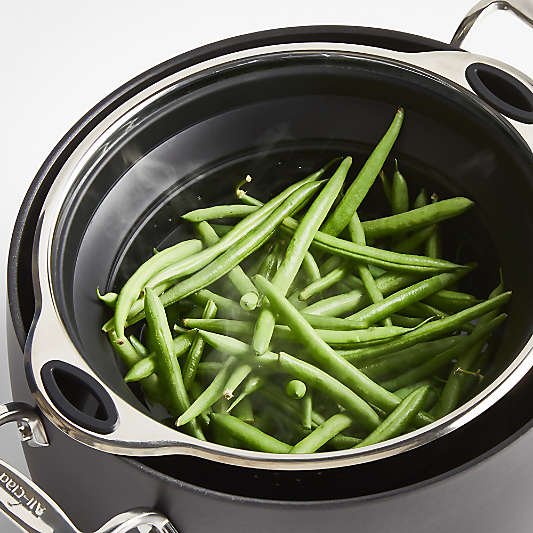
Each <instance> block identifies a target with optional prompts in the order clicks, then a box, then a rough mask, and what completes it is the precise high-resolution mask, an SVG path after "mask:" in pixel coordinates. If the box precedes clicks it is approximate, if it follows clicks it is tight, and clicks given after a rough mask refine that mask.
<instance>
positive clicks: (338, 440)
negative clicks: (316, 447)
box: [326, 435, 362, 450]
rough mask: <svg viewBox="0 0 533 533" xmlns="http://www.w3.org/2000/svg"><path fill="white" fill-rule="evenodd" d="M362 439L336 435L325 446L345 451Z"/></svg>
mask: <svg viewBox="0 0 533 533" xmlns="http://www.w3.org/2000/svg"><path fill="white" fill-rule="evenodd" d="M361 440H362V439H359V438H357V437H350V436H348V435H336V436H335V437H333V438H332V439H331V440H330V441H329V442H327V443H326V445H327V446H328V447H329V448H332V449H333V450H347V449H348V448H353V447H354V446H355V445H356V444H359V443H360V442H361Z"/></svg>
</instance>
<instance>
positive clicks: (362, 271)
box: [348, 191, 394, 326]
mask: <svg viewBox="0 0 533 533" xmlns="http://www.w3.org/2000/svg"><path fill="white" fill-rule="evenodd" d="M393 193H394V191H393ZM348 228H349V231H350V237H351V238H352V241H353V242H355V243H357V244H362V245H365V244H366V238H365V232H364V230H363V226H362V224H361V221H360V220H359V216H358V214H357V211H355V212H354V214H353V216H352V218H351V220H350V223H349V225H348ZM357 270H358V272H359V277H360V278H361V280H362V282H363V285H364V287H365V289H366V292H367V294H368V297H369V298H370V301H371V302H373V303H374V304H377V303H378V302H381V301H383V293H382V292H381V291H380V290H379V287H378V286H377V283H376V280H375V279H374V276H373V275H372V273H371V272H370V269H369V268H368V266H367V265H364V264H359V265H357ZM383 324H384V325H385V326H392V321H391V319H390V317H388V316H387V317H385V318H384V321H383Z"/></svg>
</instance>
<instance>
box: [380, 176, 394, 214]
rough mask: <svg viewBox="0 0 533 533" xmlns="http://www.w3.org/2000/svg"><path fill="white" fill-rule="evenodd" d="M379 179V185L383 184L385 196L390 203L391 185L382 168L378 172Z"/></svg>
mask: <svg viewBox="0 0 533 533" xmlns="http://www.w3.org/2000/svg"><path fill="white" fill-rule="evenodd" d="M379 179H380V180H381V185H383V192H384V193H385V198H387V202H389V204H391V205H392V185H391V183H390V181H389V179H388V178H387V176H386V175H385V172H383V170H381V171H380V172H379Z"/></svg>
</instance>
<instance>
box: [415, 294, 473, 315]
mask: <svg viewBox="0 0 533 533" xmlns="http://www.w3.org/2000/svg"><path fill="white" fill-rule="evenodd" d="M424 301H425V302H426V303H428V304H429V305H432V306H434V307H437V308H439V309H442V310H443V311H447V312H449V313H456V312H457V311H461V310H463V309H466V308H467V307H471V306H473V305H476V304H478V303H479V302H480V300H478V299H477V298H476V297H475V296H472V295H471V294H467V293H464V292H458V291H452V290H449V289H443V290H442V291H439V292H437V293H435V294H431V295H430V296H428V297H427V298H425V299H424Z"/></svg>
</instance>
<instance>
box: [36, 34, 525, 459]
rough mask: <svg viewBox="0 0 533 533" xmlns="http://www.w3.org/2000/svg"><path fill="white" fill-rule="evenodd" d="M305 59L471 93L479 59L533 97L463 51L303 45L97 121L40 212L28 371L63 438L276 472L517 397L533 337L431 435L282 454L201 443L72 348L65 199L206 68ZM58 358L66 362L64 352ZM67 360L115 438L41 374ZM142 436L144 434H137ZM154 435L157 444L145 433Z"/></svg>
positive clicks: (184, 75)
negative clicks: (363, 64) (138, 403)
mask: <svg viewBox="0 0 533 533" xmlns="http://www.w3.org/2000/svg"><path fill="white" fill-rule="evenodd" d="M267 55H268V56H273V55H276V56H280V55H286V56H287V57H288V58H289V57H290V58H300V57H302V56H320V57H326V58H327V57H331V56H336V57H344V58H348V59H350V58H352V59H361V58H362V59H369V60H378V61H381V62H385V63H388V64H391V65H395V66H399V67H402V68H407V69H410V70H414V71H416V72H418V73H421V74H422V75H424V76H428V77H431V78H433V79H436V80H438V81H440V82H442V83H444V84H446V85H447V86H449V87H450V89H451V90H457V91H461V92H465V91H466V92H468V93H470V94H473V93H472V91H471V90H470V87H469V85H468V83H467V81H466V78H465V70H466V68H467V67H468V66H469V65H471V64H473V63H476V62H483V63H486V64H489V65H493V66H495V67H497V68H500V69H502V70H503V71H506V72H508V73H509V74H511V75H513V76H514V77H516V78H517V79H519V80H520V81H521V82H522V83H524V85H526V86H527V87H528V88H529V89H530V90H533V81H532V80H531V79H530V78H528V77H527V76H525V75H524V74H523V73H521V72H519V71H517V70H516V69H514V68H512V67H510V66H508V65H505V64H503V63H501V62H498V61H495V60H493V59H490V58H486V57H482V56H478V55H474V54H470V53H468V52H462V51H442V52H422V53H420V52H419V53H405V52H396V51H391V50H386V49H381V48H375V47H368V46H359V45H350V44H342V43H322V42H317V43H295V44H284V45H274V46H266V47H261V48H256V49H250V50H246V51H242V52H237V53H232V54H228V55H225V56H222V57H218V58H215V59H212V60H209V61H205V62H203V63H200V64H197V65H195V66H192V67H190V68H188V69H185V70H182V71H180V72H178V73H176V74H173V75H171V76H169V77H167V78H165V79H163V80H161V81H159V82H157V83H156V84H154V85H153V86H151V87H149V88H147V89H145V90H144V91H142V92H141V93H139V94H137V95H136V96H134V97H133V98H131V99H130V100H129V101H127V102H125V103H124V104H123V105H122V106H120V107H119V108H118V109H116V110H115V111H114V112H112V113H111V114H110V115H109V116H108V117H106V118H105V119H104V120H103V121H102V122H101V123H100V124H98V125H97V126H96V127H95V128H94V129H93V130H92V131H91V132H90V133H89V134H88V135H87V137H86V138H85V139H84V140H83V142H82V143H81V144H80V145H79V146H78V147H77V149H76V150H75V151H74V152H73V153H72V155H71V156H70V157H69V159H68V160H67V161H66V162H65V164H64V166H63V167H62V168H61V170H60V171H59V173H58V175H57V178H56V180H55V182H54V184H53V186H52V188H51V190H50V192H49V194H48V196H47V198H46V201H45V204H44V206H43V210H42V212H41V216H40V220H39V224H38V231H37V234H36V238H35V249H34V285H35V292H36V294H37V300H38V302H37V309H38V310H37V312H36V315H35V319H34V323H33V325H32V328H31V331H30V334H29V336H28V342H27V345H26V371H27V378H28V382H29V385H30V388H31V390H32V392H33V394H34V396H35V398H36V400H37V403H38V404H39V406H40V408H41V409H42V411H43V412H44V413H45V414H46V416H47V417H48V418H49V419H50V420H51V421H52V422H53V423H54V424H55V425H56V426H57V427H58V428H59V429H61V430H62V431H64V432H65V433H67V434H69V435H70V436H72V437H73V438H75V439H76V440H78V441H80V442H82V443H84V444H87V445H89V446H91V447H93V448H96V449H100V450H103V451H107V452H112V453H119V454H125V455H136V456H142V455H164V454H187V455H195V456H199V457H203V458H206V459H211V460H215V461H219V462H223V463H227V464H234V465H239V466H249V467H255V468H265V469H276V470H292V469H297V470H306V469H319V468H334V467H342V466H348V465H353V464H358V463H364V462H369V461H373V460H376V459H380V458H385V457H389V456H392V455H395V454H398V453H402V452H404V451H407V450H410V449H413V448H416V447H418V446H421V445H423V444H426V443H428V442H431V441H432V440H435V439H436V438H438V437H440V436H443V435H446V434H447V433H450V432H451V431H454V430H455V429H457V428H459V427H461V426H463V425H464V424H466V423H468V422H469V421H471V420H473V419H474V418H475V417H477V416H478V415H479V414H481V413H482V412H484V411H485V410H486V409H488V408H489V407H490V406H491V405H493V404H494V403H495V402H497V401H498V400H499V399H500V398H501V397H503V396H504V395H505V394H506V393H507V392H509V391H510V390H511V389H512V388H513V387H514V386H515V385H516V384H517V383H518V382H519V381H520V380H521V379H522V377H523V376H524V375H525V374H526V373H527V372H528V371H529V370H530V368H531V367H532V365H533V353H532V351H533V336H532V337H530V339H529V341H528V342H527V344H526V346H525V347H524V348H523V349H522V350H521V352H520V353H519V354H517V356H516V357H515V359H514V360H513V362H512V363H511V364H510V365H509V367H508V368H507V369H506V370H505V371H504V372H503V373H502V374H501V375H500V376H499V377H498V378H497V379H496V380H495V381H494V382H493V383H492V384H491V385H490V386H488V387H487V388H486V389H485V390H483V391H482V392H480V393H479V394H478V395H477V396H476V397H475V398H473V399H472V400H470V401H469V402H468V403H466V404H464V405H463V406H461V407H460V408H459V409H457V410H456V411H454V412H453V413H451V414H450V415H448V416H446V417H445V418H442V419H440V420H438V421H436V422H434V423H433V424H431V425H429V426H426V427H425V428H422V429H419V430H417V431H414V432H411V433H409V434H407V435H403V436H401V437H398V438H396V439H392V440H389V441H387V442H384V443H381V444H376V445H373V446H369V447H367V448H362V449H357V450H343V451H338V452H326V453H320V454H313V455H299V454H295V455H277V454H267V453H262V452H252V451H247V450H237V449H233V448H227V447H223V446H220V445H217V444H213V443H209V442H203V441H199V440H197V439H194V438H192V437H190V436H188V435H185V434H182V433H179V432H177V431H175V430H173V429H170V428H168V427H166V426H164V425H162V424H160V423H158V422H157V421H155V420H153V419H151V418H149V417H148V416H147V415H145V414H143V413H141V412H139V411H137V410H136V409H135V408H134V407H132V406H131V405H130V404H128V403H127V402H125V401H124V400H123V399H122V398H120V397H119V396H118V395H117V394H115V393H114V392H113V391H112V390H111V389H109V387H107V386H106V385H105V383H103V382H102V381H101V380H100V379H99V378H98V377H97V376H96V375H95V374H94V372H93V371H92V369H91V368H90V366H89V365H88V364H87V362H86V361H85V360H84V358H83V356H82V354H80V353H79V352H78V350H77V349H76V347H75V346H74V344H73V343H72V341H71V339H70V337H69V335H68V332H67V330H66V328H65V327H64V325H63V322H62V319H61V317H60V314H59V311H58V308H57V306H56V302H55V300H54V293H53V289H52V282H51V276H50V271H51V267H50V265H51V262H50V260H51V247H52V242H53V237H54V231H55V227H56V223H57V220H58V217H59V213H60V210H61V207H62V205H63V203H64V200H65V198H66V196H67V193H68V192H69V191H70V190H71V188H72V187H73V186H74V185H75V184H76V183H77V182H78V180H79V179H83V178H82V177H83V176H84V175H86V174H87V173H88V172H89V170H90V168H92V167H93V166H94V165H95V164H96V163H97V162H98V161H99V159H101V158H102V157H103V156H104V155H105V154H106V152H107V150H108V147H109V143H110V142H111V139H113V142H116V141H117V139H119V138H120V136H121V134H122V135H124V132H127V131H128V129H130V128H132V127H135V126H137V125H138V124H139V117H140V116H141V115H142V111H143V110H145V109H146V108H148V107H149V106H151V105H152V104H154V103H155V102H157V101H158V100H159V99H160V98H162V97H163V96H164V95H166V94H168V93H169V91H172V90H174V89H175V87H176V86H177V85H178V84H180V83H182V82H184V81H186V80H187V79H188V78H190V77H192V76H195V75H198V74H200V73H203V72H204V71H206V70H208V69H216V70H221V69H226V68H232V66H233V65H235V64H236V63H237V62H238V64H239V65H242V64H243V63H246V62H253V61H255V60H256V59H257V57H258V56H267ZM502 120H503V121H505V122H506V123H507V124H508V126H509V127H510V128H512V129H514V130H515V131H516V133H518V135H520V136H521V137H522V138H523V140H524V141H525V143H526V144H527V145H528V146H529V148H530V150H531V148H532V146H533V125H528V124H523V123H520V122H516V121H514V120H511V119H508V118H505V117H502ZM59 354H60V355H59ZM54 359H61V360H63V361H66V362H68V363H70V364H72V365H74V366H76V367H78V368H79V369H81V370H83V371H84V372H86V373H87V374H89V375H90V376H92V377H93V378H95V379H96V380H97V381H98V382H99V383H100V384H101V385H102V386H103V387H104V389H105V390H106V391H107V393H108V394H109V396H110V397H111V398H112V400H113V402H114V403H115V405H116V407H117V410H118V413H119V422H118V424H117V427H116V429H115V430H114V431H113V432H112V433H110V434H108V435H100V434H97V433H94V432H91V431H88V430H86V429H84V428H82V427H80V426H77V425H76V424H74V423H72V422H71V421H70V420H69V419H67V418H66V417H65V416H64V415H63V414H62V413H61V412H60V411H59V410H58V409H57V408H56V407H55V406H54V405H53V403H52V402H51V401H50V399H49V397H48V395H47V393H46V391H45V388H44V386H43V382H42V380H41V368H42V367H43V366H44V364H45V363H46V362H48V361H50V360H54ZM141 426H142V427H143V431H139V427H141ZM143 434H144V435H146V434H149V435H150V436H151V438H150V439H149V440H147V439H142V438H140V435H143Z"/></svg>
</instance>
